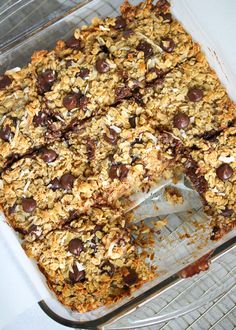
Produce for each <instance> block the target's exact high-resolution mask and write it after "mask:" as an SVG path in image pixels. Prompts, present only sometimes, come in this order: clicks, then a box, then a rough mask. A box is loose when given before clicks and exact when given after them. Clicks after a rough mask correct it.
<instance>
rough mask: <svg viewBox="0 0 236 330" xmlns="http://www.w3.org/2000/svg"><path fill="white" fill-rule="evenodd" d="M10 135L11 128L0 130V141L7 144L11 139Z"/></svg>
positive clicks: (5, 127) (6, 127) (7, 126)
mask: <svg viewBox="0 0 236 330" xmlns="http://www.w3.org/2000/svg"><path fill="white" fill-rule="evenodd" d="M11 135H12V134H11V127H10V126H9V125H6V126H4V127H2V128H0V139H2V140H3V141H5V142H9V141H10V139H11Z"/></svg>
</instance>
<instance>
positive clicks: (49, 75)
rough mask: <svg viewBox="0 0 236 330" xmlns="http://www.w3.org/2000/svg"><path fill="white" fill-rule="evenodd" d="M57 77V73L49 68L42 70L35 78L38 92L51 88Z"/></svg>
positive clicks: (41, 92)
mask: <svg viewBox="0 0 236 330" xmlns="http://www.w3.org/2000/svg"><path fill="white" fill-rule="evenodd" d="M56 79H57V74H56V72H55V71H53V70H51V69H47V70H45V71H44V72H42V73H41V74H40V75H39V76H38V79H37V85H38V90H39V93H40V94H43V93H45V92H48V91H50V90H51V88H52V85H53V83H54V82H55V80H56Z"/></svg>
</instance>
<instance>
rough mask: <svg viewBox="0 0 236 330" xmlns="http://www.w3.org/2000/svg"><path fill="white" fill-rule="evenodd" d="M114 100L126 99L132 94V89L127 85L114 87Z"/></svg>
mask: <svg viewBox="0 0 236 330" xmlns="http://www.w3.org/2000/svg"><path fill="white" fill-rule="evenodd" d="M115 94H116V102H119V101H121V100H123V99H127V98H129V97H131V96H132V91H131V89H130V88H129V87H128V86H124V87H117V88H116V89H115Z"/></svg>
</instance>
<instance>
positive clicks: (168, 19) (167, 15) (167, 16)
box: [160, 13, 173, 23]
mask: <svg viewBox="0 0 236 330" xmlns="http://www.w3.org/2000/svg"><path fill="white" fill-rule="evenodd" d="M160 16H161V17H162V18H163V21H165V22H168V23H171V22H172V21H173V19H172V15H171V13H160Z"/></svg>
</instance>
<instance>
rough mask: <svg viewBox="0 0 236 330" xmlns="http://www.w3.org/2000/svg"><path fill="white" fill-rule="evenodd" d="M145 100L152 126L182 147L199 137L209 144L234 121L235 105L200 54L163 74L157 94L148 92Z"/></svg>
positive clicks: (193, 142)
mask: <svg viewBox="0 0 236 330" xmlns="http://www.w3.org/2000/svg"><path fill="white" fill-rule="evenodd" d="M149 93H150V96H149V97H148V95H149ZM146 97H147V101H146V103H145V107H146V109H147V113H148V115H149V116H150V117H152V119H153V123H154V124H155V125H157V127H159V128H161V127H162V128H163V129H166V130H169V131H171V132H172V133H173V134H174V135H175V136H176V137H178V138H180V139H181V140H182V142H183V144H184V145H185V146H193V145H195V144H196V143H198V140H199V139H200V138H201V137H202V138H203V139H206V140H210V139H211V137H214V134H217V133H218V132H220V131H221V130H223V129H224V128H227V127H228V126H230V125H231V123H232V122H233V120H234V119H235V114H236V106H235V104H234V103H233V102H232V101H231V100H230V98H229V96H228V95H227V93H226V90H225V88H224V87H223V86H222V84H221V82H220V80H219V79H218V77H217V75H216V73H215V72H214V71H213V70H212V69H211V68H210V66H209V64H208V63H207V61H206V59H205V56H204V55H203V54H200V53H199V54H198V56H197V57H194V58H192V59H190V60H188V61H186V62H185V63H183V64H181V65H179V66H178V67H176V68H175V69H173V70H172V71H171V72H169V73H168V74H166V75H165V76H164V77H163V78H162V85H161V87H160V86H159V87H158V90H157V92H156V93H154V94H153V90H151V91H150V92H149V91H148V90H147V94H146Z"/></svg>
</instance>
